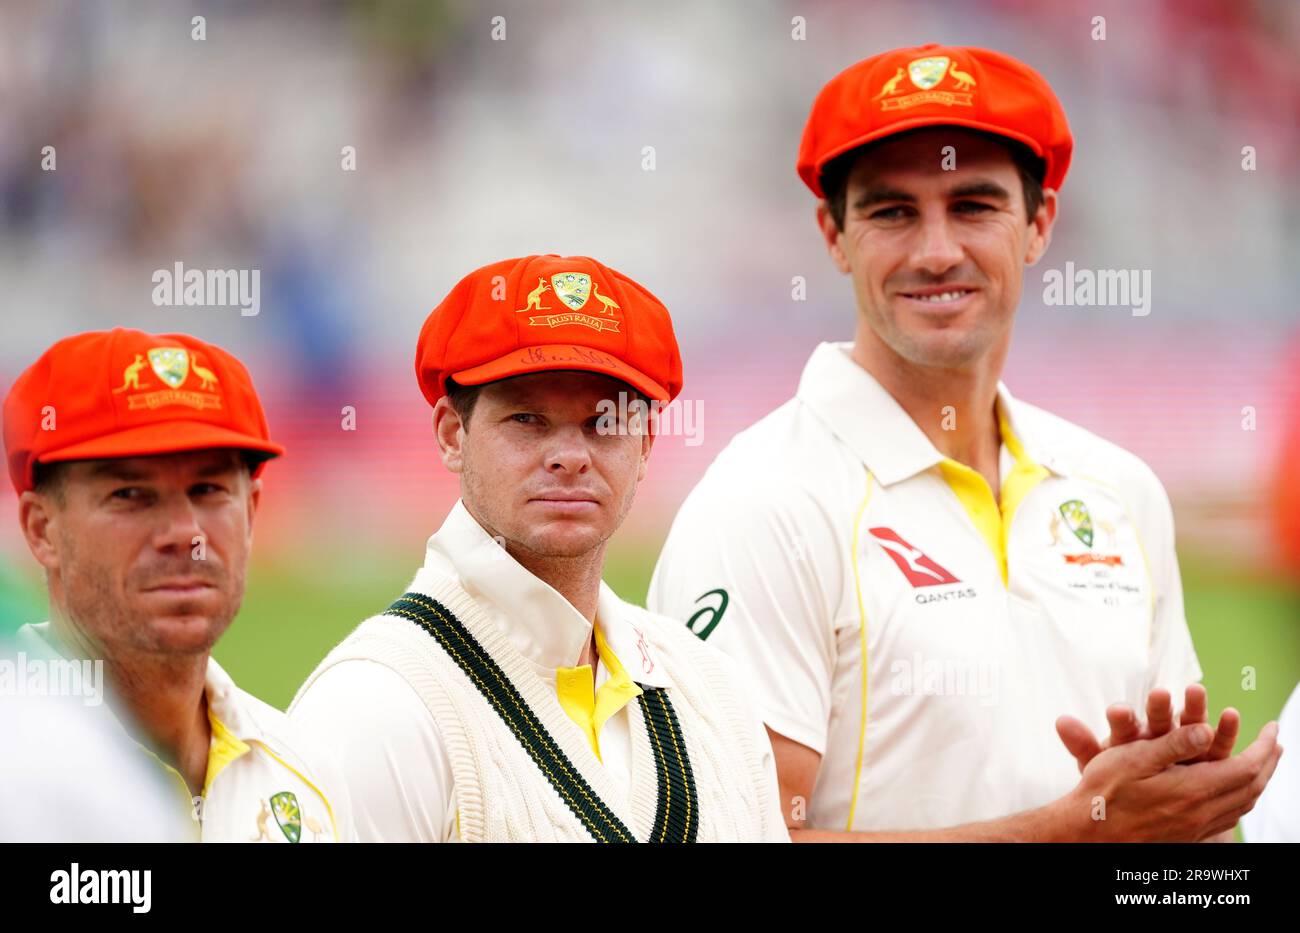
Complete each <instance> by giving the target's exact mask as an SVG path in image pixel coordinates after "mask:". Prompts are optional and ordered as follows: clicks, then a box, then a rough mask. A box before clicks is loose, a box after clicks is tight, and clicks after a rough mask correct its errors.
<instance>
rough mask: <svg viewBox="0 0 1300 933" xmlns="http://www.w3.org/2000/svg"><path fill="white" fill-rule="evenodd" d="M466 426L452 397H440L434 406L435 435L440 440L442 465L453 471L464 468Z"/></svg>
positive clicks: (439, 451)
mask: <svg viewBox="0 0 1300 933" xmlns="http://www.w3.org/2000/svg"><path fill="white" fill-rule="evenodd" d="M464 427H465V425H464V423H463V422H462V421H461V420H460V415H459V414H458V413H457V412H456V406H454V405H452V403H451V399H449V398H448V397H447V396H445V395H444V396H443V397H442V398H440V399H438V402H437V404H435V405H434V406H433V436H434V438H435V439H436V440H437V441H438V454H439V456H441V457H442V465H443V466H445V467H446V468H447V469H448V470H450V471H451V472H452V473H459V472H460V471H461V470H462V469H463V468H464V450H463V446H464V443H465V431H464Z"/></svg>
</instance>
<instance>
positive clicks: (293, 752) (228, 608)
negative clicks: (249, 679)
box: [4, 328, 352, 843]
mask: <svg viewBox="0 0 1300 933" xmlns="http://www.w3.org/2000/svg"><path fill="white" fill-rule="evenodd" d="M4 443H5V455H6V458H7V461H8V464H9V475H10V477H11V478H12V480H13V484H14V488H15V489H16V490H17V491H18V519H19V523H20V525H21V526H22V531H23V535H24V536H25V538H26V541H27V546H28V548H29V549H30V550H31V552H32V556H33V557H35V558H36V561H37V562H38V563H39V564H40V565H41V567H42V568H43V569H44V571H45V579H46V583H47V586H48V590H49V599H50V619H49V620H48V621H46V622H42V623H39V624H36V625H27V626H24V627H23V628H20V629H19V630H18V633H17V636H16V638H17V643H18V647H20V648H25V649H26V650H25V652H24V654H25V655H27V656H37V655H40V656H43V657H45V658H50V659H58V658H62V659H65V660H66V659H85V660H101V661H102V662H103V668H102V669H103V671H104V677H105V680H106V681H107V692H108V694H109V697H110V700H111V702H112V704H113V707H114V708H115V710H116V713H117V716H116V717H110V719H111V722H112V724H113V727H114V728H118V729H121V730H123V731H124V732H125V733H127V734H128V735H129V736H130V737H131V738H132V739H133V740H134V741H135V742H137V743H138V753H139V754H140V756H141V757H142V758H147V759H148V760H149V761H151V762H152V763H153V764H154V765H155V766H156V767H157V768H159V769H161V770H162V771H163V772H165V774H166V775H167V776H168V777H169V779H170V780H171V787H172V788H173V790H174V791H175V793H176V796H177V805H178V806H180V807H183V808H184V809H185V810H186V811H187V812H189V813H190V814H191V815H192V819H193V823H192V825H193V829H194V835H195V838H196V839H201V840H202V841H204V842H212V841H218V842H277V843H296V842H337V841H345V840H347V839H349V838H350V837H351V832H352V830H351V817H350V815H349V808H348V802H347V789H346V786H345V785H344V784H343V782H342V780H341V778H340V777H339V775H338V774H337V772H336V771H335V767H334V764H333V761H332V759H331V758H330V756H329V755H328V753H326V752H325V751H324V750H323V749H321V748H320V747H318V746H317V745H316V744H315V741H314V740H313V739H312V738H311V737H309V736H308V735H306V734H305V730H304V729H302V728H301V727H298V726H295V725H293V724H291V723H290V722H289V720H288V718H287V717H286V716H285V714H284V713H282V712H280V711H279V710H276V709H274V708H272V707H270V706H268V705H267V704H265V703H263V702H261V701H260V700H258V699H257V698H255V697H253V696H251V695H250V694H248V693H245V692H244V691H243V690H240V689H239V688H238V687H237V686H235V684H234V682H233V681H232V680H231V679H230V677H229V676H228V675H227V674H226V672H225V671H223V670H222V669H221V666H220V665H218V664H217V662H216V661H215V660H213V658H212V647H213V645H214V644H216V642H217V639H219V638H220V637H221V634H222V633H223V632H224V631H225V630H226V628H227V627H228V626H229V625H230V622H231V620H232V619H234V617H235V613H236V612H237V611H238V609H239V604H240V602H241V601H242V599H243V595H244V572H245V566H246V564H247V562H248V553H249V549H250V547H251V545H252V540H253V538H252V533H253V516H254V514H255V512H256V511H257V505H258V501H259V499H260V496H261V479H260V478H259V477H260V475H261V473H262V470H263V468H264V467H265V465H266V461H267V460H269V459H271V458H273V457H276V456H278V455H280V454H281V453H283V449H282V448H281V447H280V446H279V445H277V444H275V443H272V441H271V440H270V438H269V437H268V433H267V425H266V418H265V416H264V415H263V414H262V407H261V404H260V402H259V401H258V398H257V395H256V393H255V392H254V390H253V383H252V380H251V379H250V378H249V375H248V372H247V370H246V369H245V368H244V367H243V365H242V364H240V362H239V361H238V360H236V359H235V358H234V357H233V356H231V355H230V354H229V353H227V352H226V351H225V350H222V349H220V348H219V347H215V346H212V345H210V344H206V343H203V342H202V341H200V340H197V339H195V338H194V337H190V336H186V335H184V334H167V335H163V336H157V335H154V334H147V333H143V332H141V331H137V330H126V329H122V328H118V329H115V330H111V331H101V332H94V333H85V334H79V335H77V336H75V337H69V338H67V339H65V340H60V341H59V342H58V343H56V344H54V346H52V347H50V349H49V350H47V351H46V352H45V353H44V354H43V355H42V356H41V357H40V359H38V360H37V361H36V362H35V363H34V364H33V365H32V366H31V367H30V368H29V369H27V370H26V371H25V372H24V373H23V374H22V375H20V376H19V377H18V380H17V382H15V383H14V386H13V388H12V389H11V390H10V392H9V395H8V397H7V398H6V399H5V403H4Z"/></svg>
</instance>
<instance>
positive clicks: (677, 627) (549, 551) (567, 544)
mask: <svg viewBox="0 0 1300 933" xmlns="http://www.w3.org/2000/svg"><path fill="white" fill-rule="evenodd" d="M416 376H417V378H418V380H419V384H420V388H421V390H422V391H423V393H424V397H425V398H426V399H427V400H428V401H429V404H430V405H432V406H433V432H434V437H435V439H436V441H437V444H438V450H439V453H440V455H441V457H442V462H443V465H444V466H446V468H447V469H448V470H450V471H451V472H453V473H455V474H458V475H459V477H460V492H461V497H460V500H459V501H458V502H457V503H456V504H455V506H454V507H453V508H452V510H451V513H450V514H449V515H448V516H447V518H446V520H445V521H444V522H443V524H442V527H441V528H440V529H439V530H438V531H437V533H436V534H434V535H433V537H431V538H430V539H429V543H428V549H427V552H426V555H425V560H424V566H423V567H422V568H421V569H420V570H419V571H418V572H417V573H416V575H415V579H414V581H413V582H412V583H411V585H410V586H409V587H408V588H407V589H408V591H407V592H406V594H405V595H403V596H402V597H401V598H399V599H398V600H397V601H396V602H394V603H393V604H392V606H391V607H389V609H388V610H387V611H386V612H384V613H382V614H380V615H377V616H374V617H373V618H370V619H368V620H367V621H365V622H363V623H362V624H361V625H360V626H359V627H358V628H357V629H356V630H355V631H354V632H353V633H352V634H351V635H349V636H348V637H347V638H346V639H344V641H343V642H342V643H341V644H340V645H339V646H338V647H337V648H336V649H335V650H334V651H333V652H331V653H330V654H329V655H328V656H327V657H326V658H325V660H324V661H323V662H322V663H321V665H320V666H319V667H318V668H317V670H316V671H315V673H313V674H312V675H311V677H310V678H309V679H308V680H307V682H306V683H305V684H304V685H303V687H302V689H301V690H300V691H299V693H298V696H297V697H296V698H295V700H294V702H293V704H292V705H291V706H290V716H291V717H292V718H293V719H294V720H296V721H299V722H305V723H308V724H310V725H312V726H316V727H321V728H328V729H329V732H330V735H331V737H332V739H333V742H334V746H335V748H336V750H337V751H338V754H339V756H340V760H341V762H342V764H343V767H344V768H345V771H346V775H347V779H348V782H349V786H350V789H351V793H352V799H353V802H354V804H355V807H356V812H357V826H358V834H359V837H360V839H361V840H362V841H420V842H446V841H466V842H478V841H500V842H506V841H513V842H532V841H545V842H551V841H575V842H576V841H588V842H589V841H597V842H696V841H699V842H706V841H723V840H729V841H747V842H752V841H769V840H770V841H788V835H787V832H786V827H785V823H784V821H783V820H782V817H781V814H780V809H779V807H778V805H777V797H776V793H777V789H776V787H777V785H776V772H775V767H774V762H773V759H772V753H771V748H770V745H769V743H768V739H767V735H766V732H765V730H764V728H763V724H762V721H761V719H760V718H759V716H758V711H757V707H756V706H753V705H751V704H750V703H749V702H748V700H747V699H746V697H745V696H744V695H743V692H742V687H741V683H742V681H741V680H740V679H739V677H738V675H737V674H736V673H735V672H734V670H733V668H732V665H731V663H730V662H729V660H728V659H727V658H726V657H725V656H724V655H723V654H722V653H721V652H719V651H717V650H716V649H714V648H712V647H710V646H707V645H703V644H701V643H700V642H699V640H698V639H696V638H695V637H694V636H693V635H691V634H690V633H689V632H688V631H686V629H685V628H684V627H683V626H682V625H681V623H680V622H678V621H675V620H670V619H663V618H660V617H657V616H654V615H652V614H650V613H648V612H646V611H645V610H644V609H640V608H638V607H635V606H632V605H630V604H628V603H626V602H623V601H622V600H621V599H619V598H618V596H616V595H615V594H614V592H613V591H612V590H611V589H610V588H609V587H608V586H607V585H605V583H603V582H602V581H601V573H602V568H603V565H604V558H605V548H606V546H607V544H608V541H609V539H610V536H611V535H613V534H614V532H615V531H616V530H617V529H618V527H619V525H620V524H621V523H622V521H623V518H624V516H626V514H627V511H628V509H629V508H630V507H631V505H632V498H633V495H634V493H635V492H636V487H637V484H638V483H639V482H640V481H641V479H642V478H643V477H644V476H645V471H646V463H647V460H648V458H649V455H650V449H651V445H652V443H653V441H654V435H653V427H654V421H653V414H652V412H648V411H647V406H648V402H650V401H654V402H657V403H661V404H666V403H667V402H669V401H671V400H672V399H673V398H674V397H675V396H676V395H677V393H678V392H679V391H680V390H681V384H682V370H681V356H680V354H679V352H678V349H677V342H676V338H675V337H674V335H673V330H672V324H671V321H670V320H669V316H668V311H667V309H666V308H664V306H663V305H662V304H660V302H659V301H658V300H657V299H656V298H655V297H654V296H653V295H651V294H650V293H649V292H648V291H646V290H645V289H644V288H642V287H641V286H640V285H638V284H637V283H636V282H634V281H632V280H631V279H629V278H628V277H626V276H624V275H622V274H620V273H618V272H616V271H614V270H613V269H610V268H608V267H606V266H604V265H602V264H601V263H599V262H596V261H595V260H593V259H590V258H586V257H567V258H566V257H560V256H554V255H549V256H528V257H524V258H522V259H509V260H505V261H502V262H497V263H493V264H492V265H489V266H485V267H483V268H481V269H479V270H477V271H475V272H473V273H471V274H470V275H468V276H466V277H465V278H464V279H463V280H461V282H460V283H459V284H458V285H457V286H456V287H455V288H454V289H453V290H452V292H451V293H450V294H449V295H448V296H447V298H446V299H445V300H444V301H443V302H442V304H440V305H439V306H438V307H437V308H436V309H435V310H434V311H433V313H432V314H431V315H430V316H429V318H428V320H427V321H426V322H425V325H424V328H423V330H422V331H421V333H420V338H419V343H418V345H417V347H416Z"/></svg>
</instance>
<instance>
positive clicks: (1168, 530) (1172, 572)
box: [1143, 474, 1203, 709]
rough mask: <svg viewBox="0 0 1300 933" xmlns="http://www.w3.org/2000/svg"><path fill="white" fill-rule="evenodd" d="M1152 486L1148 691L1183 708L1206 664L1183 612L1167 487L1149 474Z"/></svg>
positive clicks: (1146, 533)
mask: <svg viewBox="0 0 1300 933" xmlns="http://www.w3.org/2000/svg"><path fill="white" fill-rule="evenodd" d="M1150 482H1151V483H1152V484H1153V488H1152V490H1151V492H1150V493H1149V494H1148V499H1149V502H1148V511H1149V513H1150V518H1149V521H1148V522H1147V529H1149V530H1148V531H1144V534H1143V537H1144V538H1145V539H1146V541H1145V546H1146V548H1147V549H1148V551H1147V561H1148V564H1149V567H1150V570H1151V582H1152V584H1153V585H1154V587H1155V594H1154V595H1155V612H1154V616H1153V618H1152V621H1151V648H1150V667H1149V672H1148V678H1147V685H1146V686H1147V692H1148V693H1149V692H1150V691H1151V690H1153V689H1155V688H1156V687H1164V688H1165V689H1167V690H1168V691H1169V692H1170V693H1171V694H1172V696H1173V700H1174V706H1175V707H1177V708H1179V709H1181V708H1182V700H1183V691H1184V690H1185V689H1186V688H1187V687H1188V686H1189V685H1190V684H1194V683H1199V682H1200V680H1201V678H1202V676H1203V675H1202V673H1201V665H1200V662H1199V661H1198V660H1197V658H1196V649H1195V648H1194V647H1193V646H1192V635H1191V632H1190V631H1189V630H1188V628H1187V615H1186V613H1185V611H1184V609H1183V582H1182V577H1181V574H1180V573H1179V570H1178V552H1177V550H1176V549H1175V546H1174V513H1173V509H1172V508H1171V506H1170V504H1169V496H1168V495H1167V494H1166V492H1165V489H1164V486H1162V485H1161V484H1160V481H1159V480H1158V479H1156V478H1155V475H1154V474H1151V476H1150Z"/></svg>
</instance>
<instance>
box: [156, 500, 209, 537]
mask: <svg viewBox="0 0 1300 933" xmlns="http://www.w3.org/2000/svg"><path fill="white" fill-rule="evenodd" d="M161 512H162V514H161V516H160V519H159V527H158V531H157V533H156V535H155V537H154V545H155V546H156V547H157V548H158V550H160V551H166V550H172V549H176V548H182V549H189V548H191V547H193V546H194V539H195V538H202V537H203V526H202V525H201V524H200V523H199V514H198V509H197V508H195V505H194V503H193V502H192V501H191V500H190V497H189V496H187V495H175V496H168V497H167V498H166V500H165V501H164V502H163V503H162V507H161Z"/></svg>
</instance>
